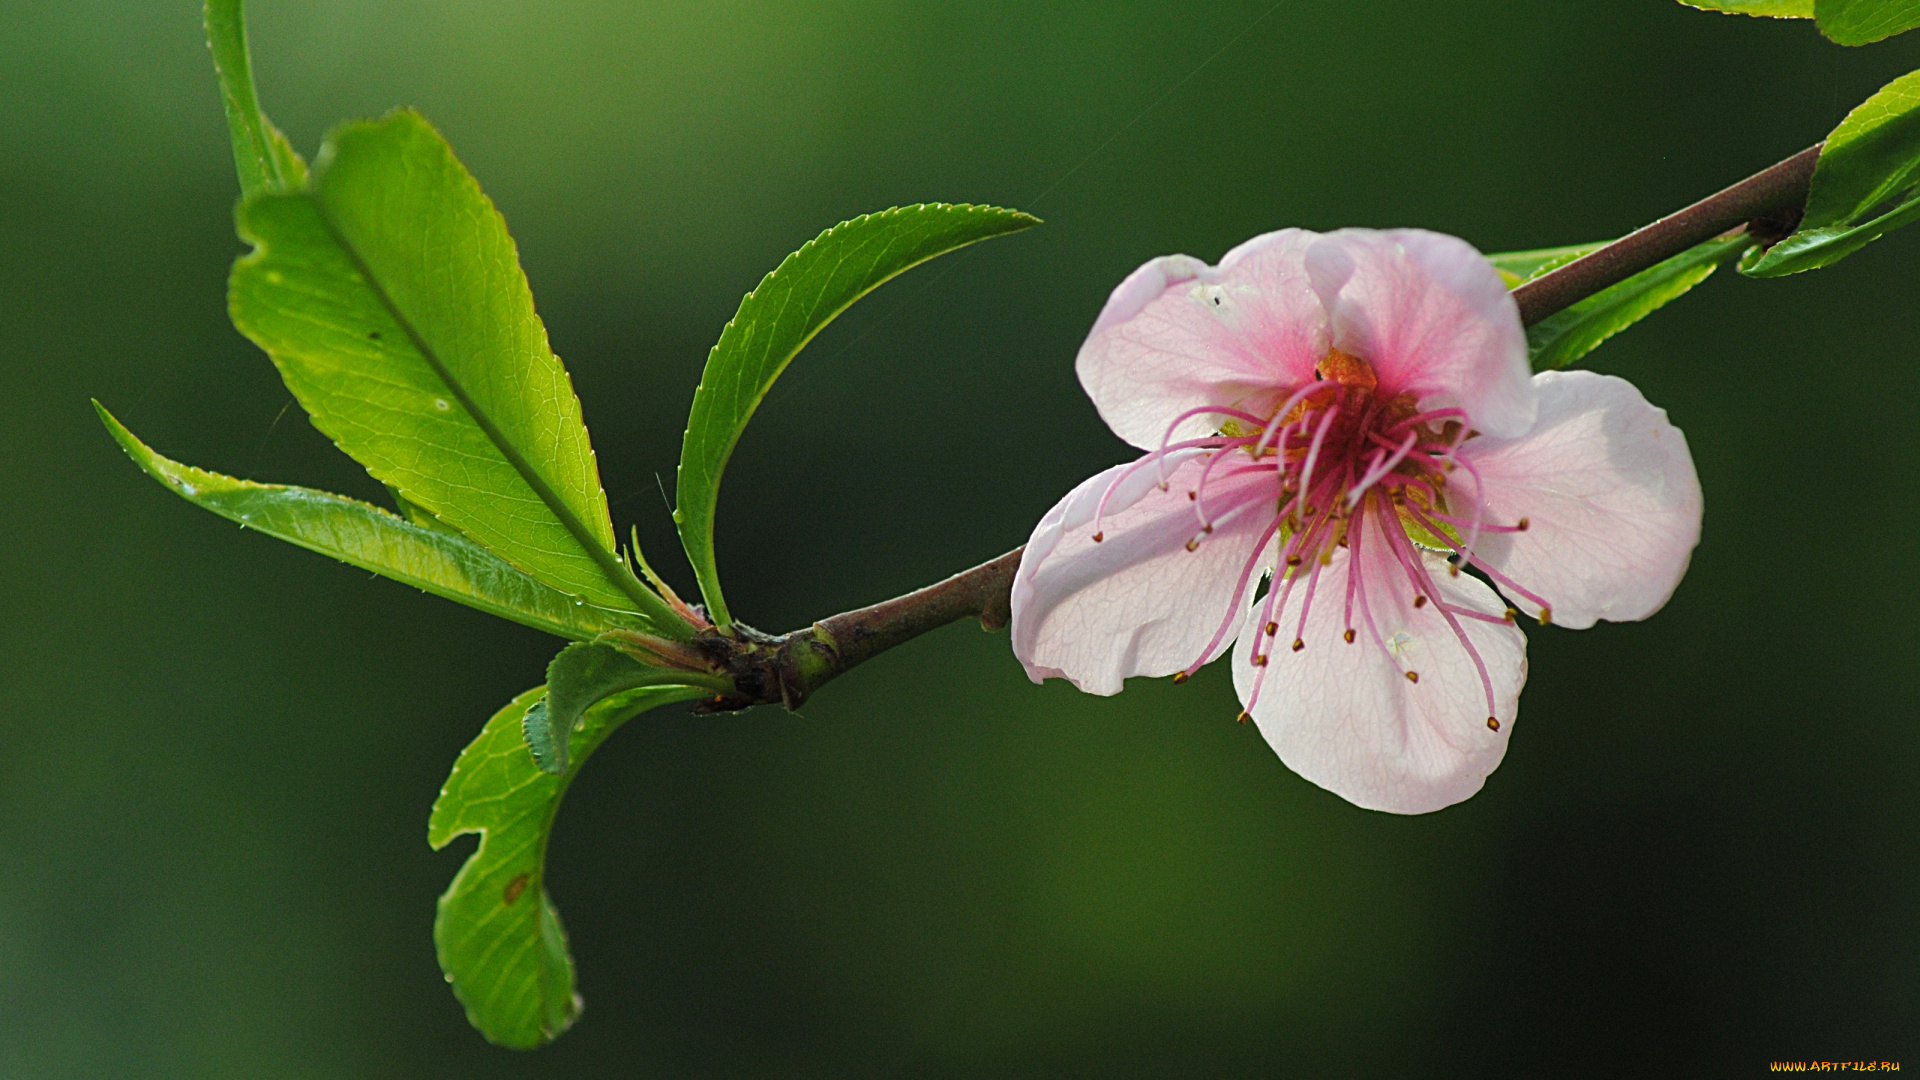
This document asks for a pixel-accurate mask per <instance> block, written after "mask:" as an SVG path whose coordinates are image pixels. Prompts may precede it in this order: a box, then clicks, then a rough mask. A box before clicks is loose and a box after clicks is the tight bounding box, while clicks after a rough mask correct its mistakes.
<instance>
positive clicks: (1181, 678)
mask: <svg viewBox="0 0 1920 1080" xmlns="http://www.w3.org/2000/svg"><path fill="white" fill-rule="evenodd" d="M1189 678H1191V676H1189V675H1188V674H1187V673H1186V672H1184V671H1179V672H1175V673H1174V676H1173V685H1175V686H1179V685H1180V684H1181V683H1183V682H1186V681H1187V679H1189Z"/></svg>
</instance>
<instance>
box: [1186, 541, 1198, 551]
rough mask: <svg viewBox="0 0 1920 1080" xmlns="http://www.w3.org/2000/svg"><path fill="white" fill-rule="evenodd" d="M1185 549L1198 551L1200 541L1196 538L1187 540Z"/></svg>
mask: <svg viewBox="0 0 1920 1080" xmlns="http://www.w3.org/2000/svg"><path fill="white" fill-rule="evenodd" d="M1187 550H1188V551H1199V550H1200V541H1198V540H1189V541H1187Z"/></svg>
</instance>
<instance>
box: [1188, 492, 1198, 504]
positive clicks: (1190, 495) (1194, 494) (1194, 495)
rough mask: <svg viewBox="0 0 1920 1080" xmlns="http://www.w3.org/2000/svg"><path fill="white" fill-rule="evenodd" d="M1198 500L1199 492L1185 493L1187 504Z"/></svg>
mask: <svg viewBox="0 0 1920 1080" xmlns="http://www.w3.org/2000/svg"><path fill="white" fill-rule="evenodd" d="M1199 498H1200V493H1199V492H1197V491H1189V492H1187V501H1188V502H1194V501H1195V500H1197V499H1199Z"/></svg>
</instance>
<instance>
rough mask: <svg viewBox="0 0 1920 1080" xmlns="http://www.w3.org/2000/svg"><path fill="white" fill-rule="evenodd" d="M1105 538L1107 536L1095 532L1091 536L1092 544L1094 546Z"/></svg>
mask: <svg viewBox="0 0 1920 1080" xmlns="http://www.w3.org/2000/svg"><path fill="white" fill-rule="evenodd" d="M1106 538H1107V534H1106V533H1103V532H1097V533H1094V534H1093V542H1094V543H1096V544H1097V543H1099V542H1100V541H1102V540H1105V539H1106Z"/></svg>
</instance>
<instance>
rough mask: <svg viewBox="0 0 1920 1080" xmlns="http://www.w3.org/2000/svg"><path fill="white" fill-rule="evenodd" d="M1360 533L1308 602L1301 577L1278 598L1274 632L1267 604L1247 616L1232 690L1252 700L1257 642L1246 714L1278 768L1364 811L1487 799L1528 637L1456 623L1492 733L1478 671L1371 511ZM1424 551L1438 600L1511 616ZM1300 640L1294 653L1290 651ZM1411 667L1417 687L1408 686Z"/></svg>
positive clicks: (1515, 701)
mask: <svg viewBox="0 0 1920 1080" xmlns="http://www.w3.org/2000/svg"><path fill="white" fill-rule="evenodd" d="M1355 532H1356V533H1357V534H1358V539H1357V540H1356V541H1355V546H1354V547H1353V548H1351V549H1335V551H1334V554H1333V558H1332V561H1331V562H1330V563H1328V564H1327V565H1326V566H1324V567H1322V568H1321V571H1320V579H1319V581H1318V583H1317V585H1316V587H1315V589H1314V594H1313V600H1312V604H1311V605H1310V606H1309V605H1306V604H1304V603H1303V601H1304V600H1305V598H1306V590H1305V588H1304V583H1303V584H1302V585H1298V586H1296V587H1295V588H1294V589H1293V590H1292V591H1291V592H1290V593H1283V596H1284V597H1285V605H1284V607H1281V605H1279V604H1278V603H1277V602H1276V605H1275V606H1276V607H1277V608H1280V610H1279V611H1278V612H1277V614H1274V615H1272V616H1271V621H1272V622H1275V623H1278V624H1279V633H1278V636H1274V637H1270V636H1268V635H1266V634H1265V633H1264V628H1263V627H1261V626H1260V625H1259V624H1260V620H1261V616H1262V613H1263V608H1264V604H1256V605H1254V607H1253V608H1252V609H1251V610H1250V611H1249V613H1248V616H1247V623H1246V626H1245V628H1244V629H1243V630H1242V631H1241V634H1240V643H1239V644H1238V645H1237V646H1235V648H1234V657H1233V682H1234V686H1235V688H1236V689H1237V690H1238V691H1239V693H1240V699H1241V700H1242V701H1245V700H1247V698H1248V697H1249V696H1251V694H1252V690H1253V685H1254V680H1255V678H1256V677H1257V676H1258V674H1259V672H1260V670H1261V669H1260V668H1259V667H1257V666H1255V665H1254V663H1253V659H1252V658H1253V655H1254V654H1253V648H1254V647H1255V645H1256V644H1258V646H1259V647H1260V648H1262V649H1266V650H1270V652H1269V654H1268V661H1267V667H1266V680H1265V682H1264V684H1263V685H1262V686H1261V688H1260V694H1259V697H1258V699H1257V700H1256V701H1255V702H1254V704H1253V706H1252V708H1251V709H1250V710H1249V711H1251V712H1252V714H1253V719H1254V722H1255V723H1257V724H1258V725H1259V726H1260V733H1261V734H1262V735H1264V736H1265V737H1266V740H1267V743H1268V744H1269V745H1271V746H1272V747H1273V749H1274V751H1275V752H1276V753H1278V754H1279V755H1280V760H1281V761H1283V762H1285V763H1286V765H1287V767H1288V768H1290V769H1292V770H1293V771H1294V772H1296V773H1299V774H1300V775H1301V776H1303V777H1305V778H1307V779H1308V780H1311V781H1313V782H1314V783H1316V784H1318V785H1320V786H1321V787H1323V788H1326V789H1327V790H1328V791H1331V792H1333V793H1334V794H1336V795H1339V796H1340V797H1342V798H1344V799H1346V800H1347V801H1349V802H1351V803H1354V804H1355V805H1357V806H1362V807H1365V808H1367V809H1369V810H1385V811H1389V812H1391V813H1396V814H1424V813H1427V812H1429V811H1432V810H1438V809H1440V808H1442V807H1444V806H1450V805H1452V804H1454V803H1457V802H1459V801H1461V800H1463V799H1465V798H1467V797H1468V796H1470V795H1472V794H1473V793H1474V792H1476V791H1479V790H1480V786H1481V784H1482V783H1484V782H1485V780H1486V777H1487V774H1489V773H1491V772H1492V771H1493V770H1494V768H1495V767H1497V766H1498V765H1499V764H1500V759H1501V758H1502V757H1503V756H1505V754H1506V752H1507V737H1508V736H1509V735H1510V734H1511V733H1512V731H1513V721H1514V716H1515V713H1516V712H1517V711H1518V709H1519V704H1520V688H1521V686H1523V685H1524V684H1525V683H1526V679H1527V659H1526V636H1525V635H1523V634H1522V633H1521V632H1520V630H1519V628H1518V627H1516V626H1513V625H1512V624H1510V623H1489V622H1483V621H1480V620H1476V619H1472V618H1468V617H1465V616H1455V617H1456V619H1457V620H1458V622H1459V625H1460V627H1461V628H1462V629H1463V630H1464V631H1465V633H1466V635H1467V638H1468V640H1470V641H1472V643H1473V646H1474V648H1475V649H1476V650H1477V651H1478V652H1479V655H1480V658H1481V660H1482V661H1483V662H1484V663H1485V664H1486V666H1487V671H1488V674H1489V676H1490V678H1491V680H1492V684H1493V695H1494V712H1493V715H1494V716H1496V717H1498V718H1499V720H1500V729H1499V730H1498V731H1494V730H1491V729H1489V727H1488V726H1487V695H1486V691H1485V689H1484V688H1483V684H1482V683H1481V681H1480V672H1479V668H1478V667H1477V666H1476V665H1475V664H1474V662H1473V658H1472V656H1471V655H1470V654H1469V653H1468V652H1467V650H1466V648H1465V647H1464V646H1463V645H1462V644H1461V641H1460V638H1459V636H1458V635H1456V634H1455V632H1454V630H1453V628H1452V627H1451V626H1449V625H1448V623H1447V620H1446V618H1445V617H1444V616H1443V615H1442V614H1441V613H1440V610H1439V607H1440V605H1439V604H1435V603H1426V604H1423V605H1421V606H1420V607H1417V608H1416V607H1415V606H1414V603H1413V598H1414V595H1415V586H1414V585H1413V583H1412V582H1411V581H1410V580H1409V577H1408V574H1407V572H1406V570H1405V569H1404V568H1403V567H1402V564H1401V563H1400V562H1399V560H1397V559H1396V558H1395V557H1394V555H1393V553H1392V551H1391V550H1390V549H1389V548H1388V547H1387V542H1386V536H1385V534H1384V532H1383V531H1382V529H1381V526H1380V524H1379V522H1378V520H1377V519H1376V518H1375V517H1374V516H1372V515H1369V516H1368V517H1367V519H1366V524H1365V526H1364V527H1363V528H1361V529H1358V530H1355ZM1418 555H1419V557H1420V559H1421V560H1422V562H1423V564H1424V565H1425V568H1426V571H1427V576H1428V577H1429V578H1431V579H1432V581H1433V584H1434V587H1435V589H1436V591H1437V593H1438V595H1435V596H1433V597H1431V598H1430V599H1432V600H1438V601H1440V602H1441V603H1444V604H1448V605H1452V606H1455V607H1461V608H1467V609H1470V610H1472V611H1478V612H1484V613H1487V614H1498V613H1500V612H1502V611H1504V610H1505V607H1504V605H1503V604H1501V602H1500V599H1499V597H1497V596H1495V595H1494V592H1493V590H1492V589H1489V588H1488V587H1487V586H1486V585H1485V584H1483V583H1482V582H1480V581H1479V580H1478V579H1476V578H1473V577H1471V576H1468V575H1465V574H1462V575H1460V576H1458V577H1449V576H1448V574H1447V571H1446V563H1445V561H1444V560H1443V559H1442V558H1441V557H1440V556H1439V555H1436V554H1434V553H1432V552H1419V553H1418ZM1356 556H1357V559H1356ZM1356 561H1357V562H1358V564H1359V566H1360V582H1359V586H1358V589H1357V591H1356V596H1355V599H1354V603H1353V607H1352V612H1353V614H1352V622H1351V623H1349V622H1348V616H1347V611H1348V608H1347V601H1346V597H1347V578H1348V574H1349V571H1350V569H1351V568H1352V567H1353V565H1354V564H1355V563H1356ZM1281 587H1282V588H1283V589H1284V587H1285V586H1284V584H1283V585H1282V586H1281ZM1360 593H1364V595H1365V601H1366V603H1365V606H1364V607H1363V606H1362V604H1361V602H1360V596H1359V594H1360ZM1302 607H1306V608H1307V615H1306V623H1305V626H1304V627H1302V626H1301V623H1300V613H1301V609H1302ZM1369 614H1370V615H1371V622H1369V620H1368V618H1367V616H1368V615H1369ZM1349 628H1352V629H1353V630H1354V640H1353V642H1352V643H1351V644H1349V643H1348V642H1347V641H1346V632H1347V630H1348V629H1349ZM1376 632H1377V636H1376ZM1296 636H1298V638H1299V639H1300V641H1301V642H1302V643H1303V644H1302V648H1301V649H1300V650H1299V651H1294V650H1293V649H1292V648H1290V647H1289V646H1290V645H1291V644H1292V641H1293V639H1294V638H1295V637H1296ZM1409 670H1411V671H1414V672H1416V673H1417V674H1418V675H1419V677H1420V678H1419V682H1417V683H1414V682H1410V681H1408V679H1407V678H1406V675H1405V672H1406V671H1409Z"/></svg>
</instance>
